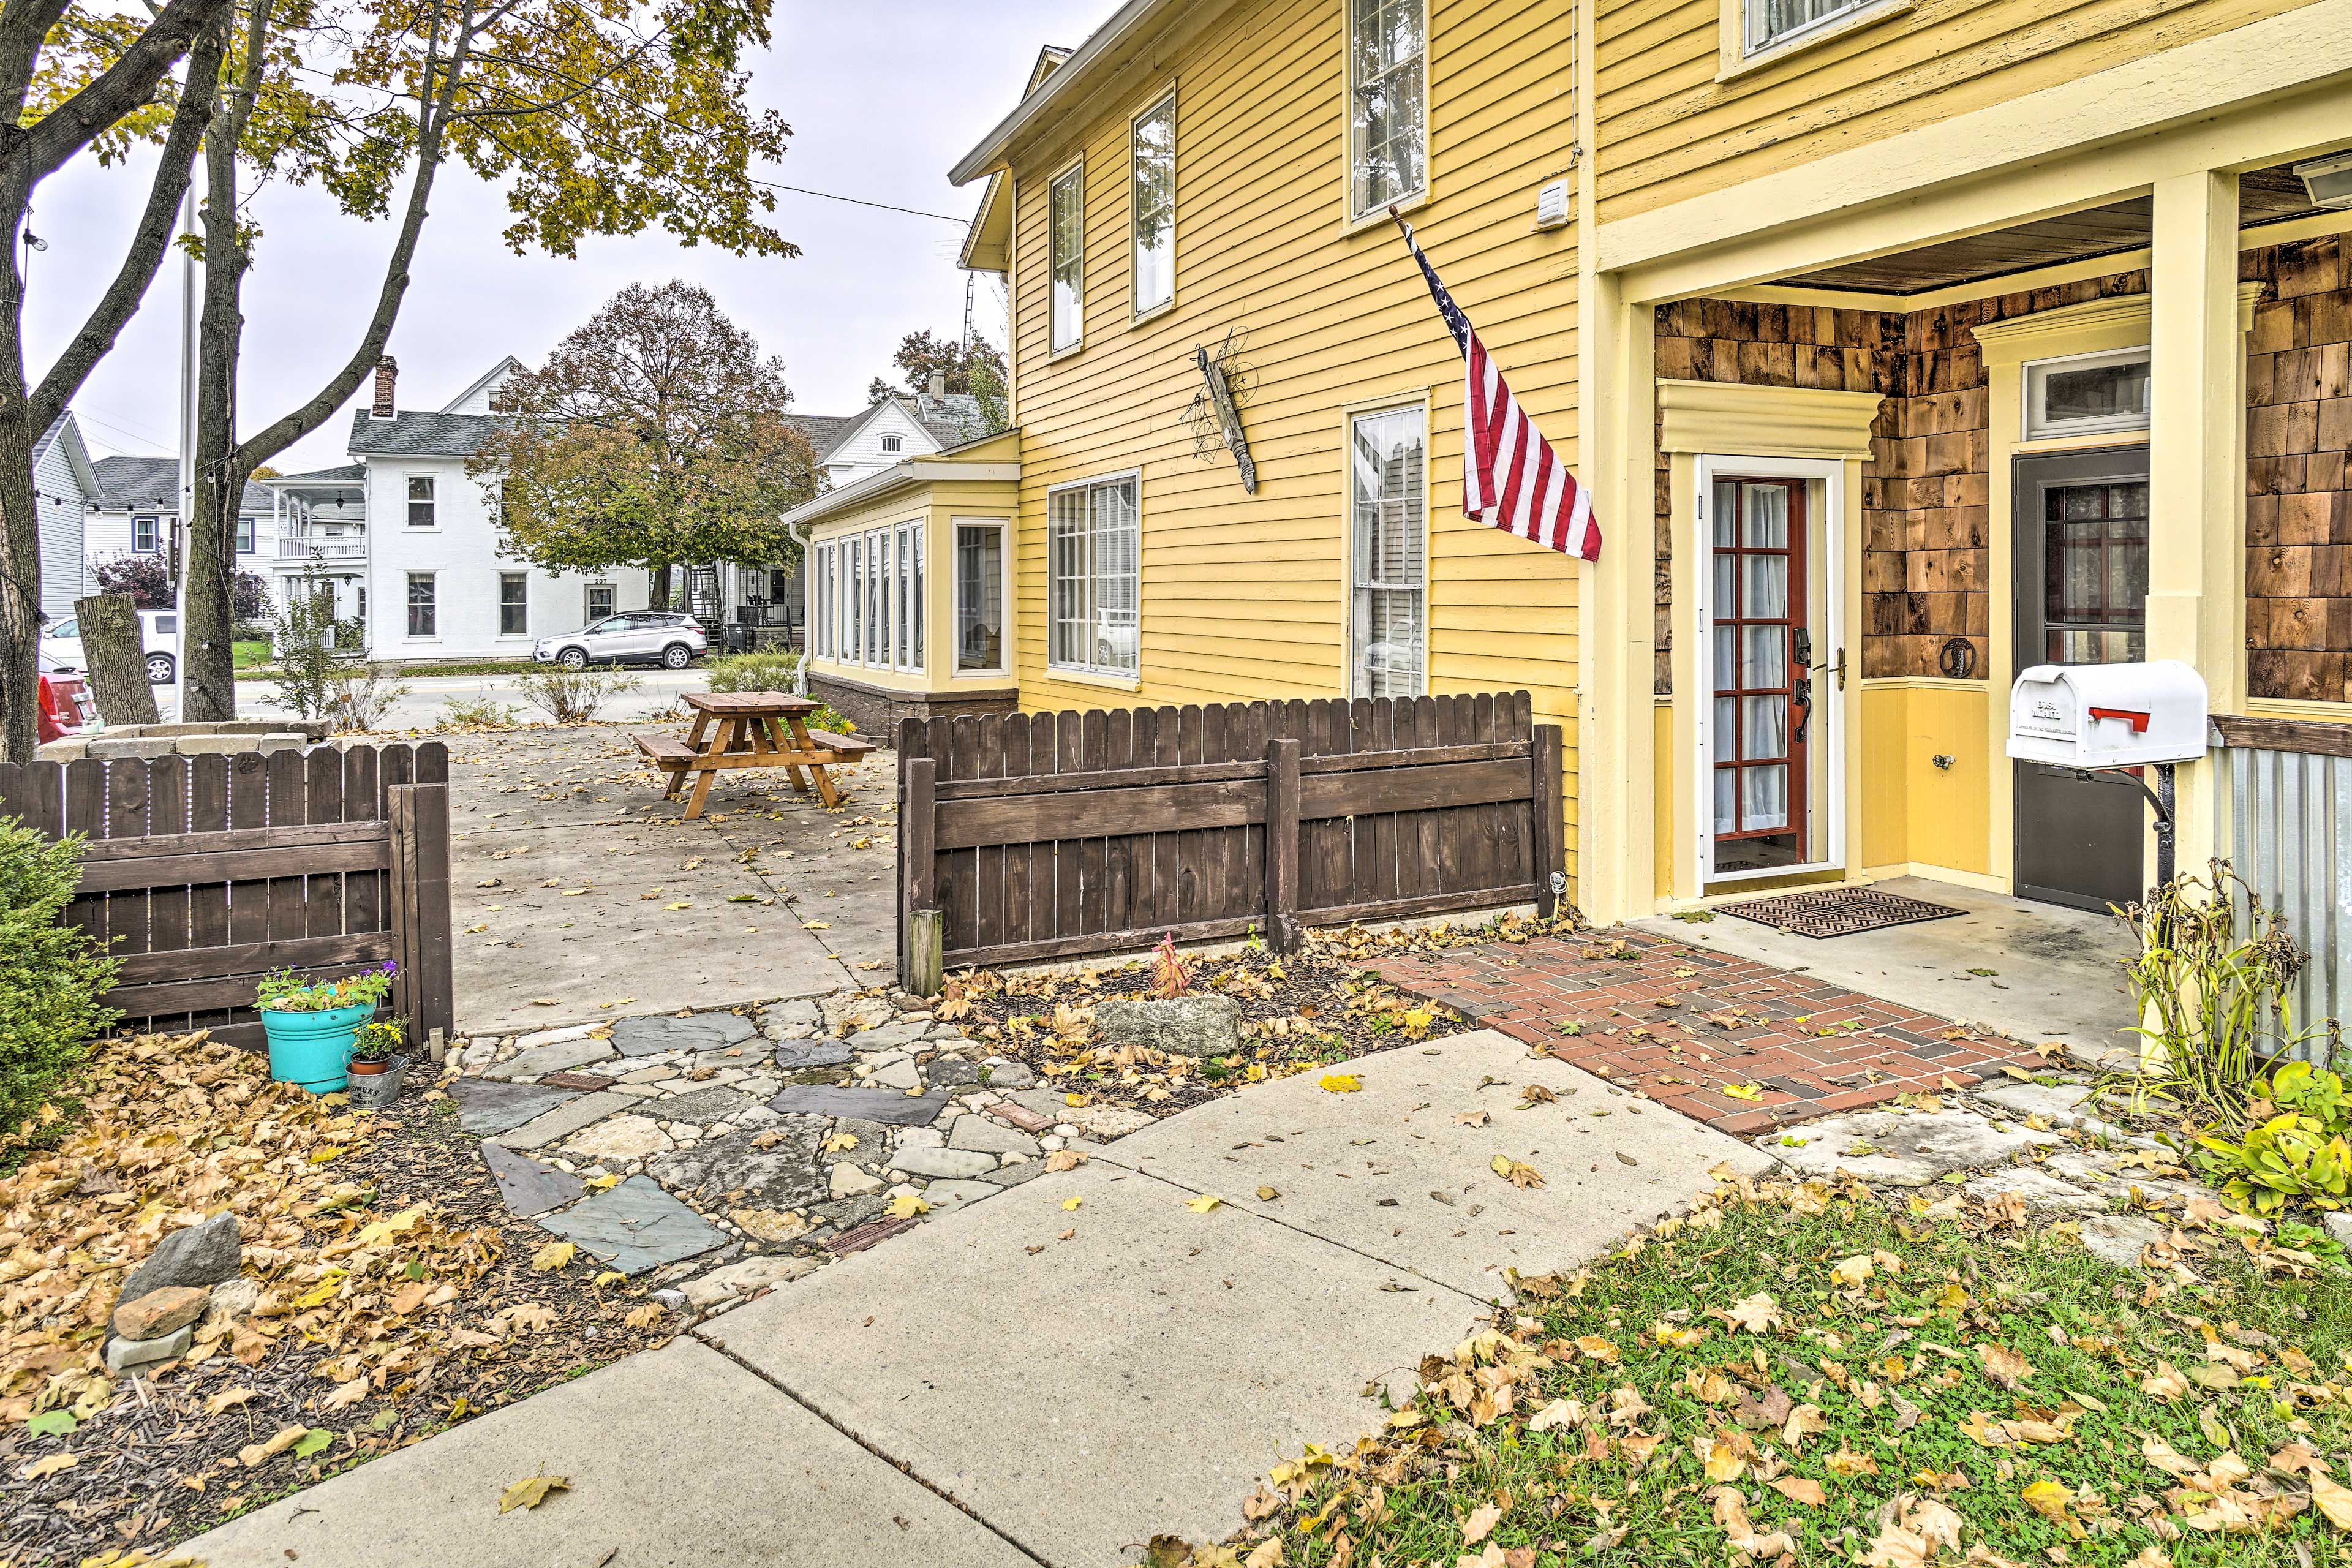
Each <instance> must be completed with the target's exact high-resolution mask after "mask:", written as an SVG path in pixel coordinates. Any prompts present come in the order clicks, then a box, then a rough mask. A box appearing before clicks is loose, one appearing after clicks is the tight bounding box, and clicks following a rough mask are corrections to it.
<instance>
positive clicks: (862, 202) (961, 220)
mask: <svg viewBox="0 0 2352 1568" xmlns="http://www.w3.org/2000/svg"><path fill="white" fill-rule="evenodd" d="M751 184H755V185H765V186H767V187H768V188H769V189H770V190H772V191H791V192H793V194H795V195H803V196H823V197H824V199H825V200H826V201H829V202H848V203H851V204H852V205H856V206H861V207H880V208H881V209H882V210H883V211H884V212H893V213H907V214H908V215H910V216H914V217H935V218H937V219H939V220H940V222H941V223H951V224H953V225H955V226H957V227H958V228H970V227H971V219H970V218H968V217H950V216H948V215H947V214H945V213H927V212H925V211H923V209H922V208H920V207H902V206H896V205H892V204H890V203H888V202H869V201H867V200H866V198H865V197H863V196H837V195H834V194H833V193H832V192H831V191H813V190H810V189H809V188H808V187H807V186H806V185H782V184H777V183H776V182H775V181H773V180H753V181H752V182H751Z"/></svg>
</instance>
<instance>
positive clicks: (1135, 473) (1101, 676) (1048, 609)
mask: <svg viewBox="0 0 2352 1568" xmlns="http://www.w3.org/2000/svg"><path fill="white" fill-rule="evenodd" d="M1122 484H1124V485H1128V486H1130V487H1132V489H1131V494H1132V495H1133V497H1134V500H1133V502H1132V505H1133V508H1134V511H1135V591H1134V598H1135V664H1134V667H1133V668H1125V667H1122V666H1118V665H1104V664H1097V663H1096V662H1094V661H1093V660H1091V659H1088V660H1084V661H1078V660H1067V659H1061V658H1055V649H1054V626H1055V609H1056V596H1055V584H1056V573H1057V571H1058V563H1057V562H1056V560H1055V555H1056V552H1055V539H1054V503H1055V498H1056V497H1057V496H1061V495H1065V494H1067V493H1068V492H1070V491H1073V490H1076V491H1078V492H1080V493H1081V494H1083V495H1085V496H1086V498H1087V503H1086V505H1087V619H1088V620H1089V621H1090V622H1094V623H1096V624H1097V625H1098V624H1099V619H1098V616H1099V612H1098V609H1097V606H1096V605H1095V604H1094V595H1095V585H1096V584H1097V583H1099V582H1100V581H1101V579H1102V573H1101V572H1100V571H1099V570H1097V569H1096V567H1095V566H1094V564H1093V554H1094V539H1095V527H1094V492H1095V491H1096V490H1097V489H1110V488H1112V487H1114V486H1117V485H1122ZM1045 668H1047V669H1048V670H1050V671H1051V672H1053V673H1054V674H1055V675H1065V676H1074V677H1077V678H1079V679H1088V680H1100V681H1108V682H1111V683H1114V684H1117V685H1120V686H1129V687H1133V686H1139V685H1140V684H1141V683H1142V679H1143V470H1142V469H1141V468H1125V469H1121V470H1120V471H1118V472H1117V473H1110V474H1096V475H1092V476H1090V477H1088V478H1087V479H1072V480H1070V481H1069V482H1068V483H1066V484H1059V485H1055V486H1053V487H1052V488H1051V489H1047V490H1046V492H1045Z"/></svg>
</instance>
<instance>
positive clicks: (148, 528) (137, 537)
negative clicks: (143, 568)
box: [131, 517, 156, 555]
mask: <svg viewBox="0 0 2352 1568" xmlns="http://www.w3.org/2000/svg"><path fill="white" fill-rule="evenodd" d="M155 522H156V520H155V519H154V518H152V517H134V518H132V519H131V549H133V550H135V551H137V552H139V553H141V554H142V555H152V554H154V553H155Z"/></svg>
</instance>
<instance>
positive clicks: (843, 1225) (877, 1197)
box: [814, 1193, 890, 1230]
mask: <svg viewBox="0 0 2352 1568" xmlns="http://www.w3.org/2000/svg"><path fill="white" fill-rule="evenodd" d="M889 1206H890V1200H889V1199H888V1198H886V1197H884V1196H883V1195H882V1194H880V1193H863V1194H859V1195H858V1196H856V1197H854V1198H835V1199H834V1200H833V1201H832V1202H831V1203H824V1204H819V1205H816V1208H815V1211H814V1212H815V1214H816V1215H817V1217H818V1218H820V1219H822V1220H824V1222H825V1224H827V1225H829V1226H833V1227H834V1228H835V1230H856V1228H857V1227H858V1226H861V1225H864V1224H865V1223H866V1221H867V1220H869V1219H872V1218H874V1217H875V1216H876V1215H878V1214H880V1213H881V1212H882V1211H883V1210H884V1209H886V1208H888V1207H889Z"/></svg>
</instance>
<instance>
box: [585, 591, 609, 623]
mask: <svg viewBox="0 0 2352 1568" xmlns="http://www.w3.org/2000/svg"><path fill="white" fill-rule="evenodd" d="M612 613H613V584H610V583H591V584H588V620H589V623H590V624H591V625H593V624H594V623H595V622H598V621H601V620H603V619H604V617H605V616H609V615H611V614H612Z"/></svg>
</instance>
